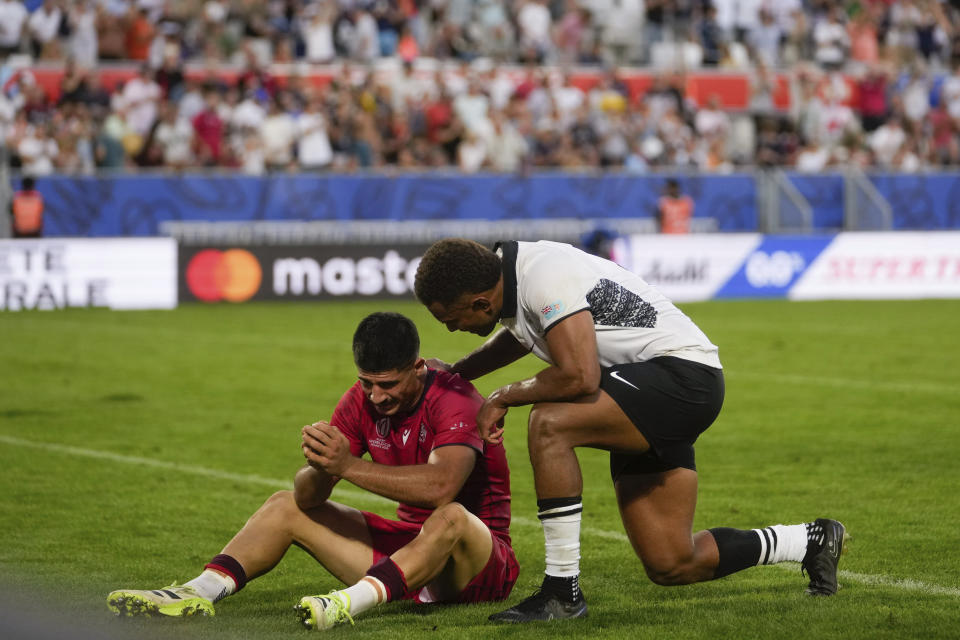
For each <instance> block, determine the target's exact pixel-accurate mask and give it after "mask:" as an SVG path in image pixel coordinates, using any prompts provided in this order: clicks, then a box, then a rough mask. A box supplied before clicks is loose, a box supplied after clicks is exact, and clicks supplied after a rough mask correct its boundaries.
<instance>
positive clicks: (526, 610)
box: [489, 576, 587, 623]
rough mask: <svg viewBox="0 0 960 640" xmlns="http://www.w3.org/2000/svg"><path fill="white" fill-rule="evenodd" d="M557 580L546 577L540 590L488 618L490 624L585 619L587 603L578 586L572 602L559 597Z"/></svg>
mask: <svg viewBox="0 0 960 640" xmlns="http://www.w3.org/2000/svg"><path fill="white" fill-rule="evenodd" d="M557 580H559V579H557V578H553V579H552V580H551V577H550V576H546V577H544V579H543V584H542V585H540V588H539V589H537V590H536V591H534V592H533V595H532V596H530V597H529V598H526V599H524V600H521V601H520V602H518V603H517V604H516V605H514V606H512V607H510V608H509V609H507V610H506V611H501V612H500V613H495V614H493V615H492V616H490V618H489V619H490V620H491V621H492V622H511V623H518V622H535V621H537V620H564V619H567V618H586V617H587V601H586V599H585V598H584V597H583V593H582V592H581V591H580V588H579V585H576V583H574V584H575V585H576V586H574V591H575V593H576V597H575V598H573V599H572V600H571V599H570V597H569V594H567V597H566V598H564V597H561V596H560V595H559V593H558V592H559V589H558V588H557V587H558V585H557V584H556V582H555V581H557Z"/></svg>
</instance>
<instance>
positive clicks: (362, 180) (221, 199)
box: [37, 173, 757, 236]
mask: <svg viewBox="0 0 960 640" xmlns="http://www.w3.org/2000/svg"><path fill="white" fill-rule="evenodd" d="M668 177H670V176H668V175H665V174H658V175H645V176H634V175H629V174H610V175H585V174H559V173H557V174H553V173H551V174H536V175H531V176H526V177H524V176H502V175H480V176H472V177H465V176H463V175H459V174H450V175H438V174H429V175H427V174H416V175H413V174H404V175H397V176H389V175H352V176H351V175H322V174H319V175H318V174H313V175H308V174H296V175H281V174H276V175H270V176H265V177H249V176H234V175H217V176H198V175H185V176H172V175H164V176H117V177H71V176H54V177H48V178H46V177H45V178H40V179H39V180H38V181H37V188H38V189H39V190H40V191H41V192H42V194H43V196H44V199H45V201H46V211H47V213H46V228H45V234H46V235H48V236H149V235H156V234H157V233H158V229H159V225H160V224H161V223H162V222H165V221H205V222H217V221H230V222H246V221H255V220H304V221H307V220H326V221H336V220H343V221H353V220H360V221H371V220H394V221H396V220H421V221H423V220H427V221H430V220H490V221H492V222H496V221H497V220H524V219H550V218H574V219H585V220H590V219H604V218H652V217H653V215H654V211H655V208H656V202H657V199H658V198H659V196H660V195H661V193H662V192H663V187H664V183H665V181H666V179H667V178H668ZM676 177H677V179H678V181H679V183H680V186H681V190H682V191H683V192H684V193H686V194H688V195H690V196H691V197H692V198H693V199H694V202H695V210H694V216H695V217H697V218H712V219H713V220H715V222H716V227H717V229H718V230H720V231H737V230H744V229H746V230H751V231H753V230H756V229H757V208H756V199H757V198H756V184H755V181H754V179H753V177H752V176H751V175H748V174H744V175H727V176H676Z"/></svg>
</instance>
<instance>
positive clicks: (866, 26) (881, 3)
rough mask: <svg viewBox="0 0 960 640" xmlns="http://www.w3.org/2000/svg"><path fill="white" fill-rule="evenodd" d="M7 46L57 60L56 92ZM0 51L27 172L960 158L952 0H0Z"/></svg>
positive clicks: (956, 2)
mask: <svg viewBox="0 0 960 640" xmlns="http://www.w3.org/2000/svg"><path fill="white" fill-rule="evenodd" d="M24 57H29V58H28V59H29V60H30V61H31V64H32V63H37V64H61V65H63V66H64V68H65V72H64V75H63V79H62V84H61V87H60V92H59V95H58V96H57V97H56V100H55V101H54V100H52V99H51V96H49V95H48V94H47V92H46V91H45V90H44V89H43V88H42V86H40V84H39V83H37V82H36V80H35V79H34V77H33V76H32V75H31V73H30V72H29V71H14V70H12V68H11V64H10V62H11V61H13V60H15V59H21V60H22V59H23V58H24ZM0 58H2V59H3V60H4V61H5V62H4V64H3V68H2V71H0V83H2V87H3V91H2V93H0V133H2V139H3V141H4V145H5V148H6V151H7V155H8V158H9V161H10V162H11V164H12V165H13V166H14V167H18V168H20V169H22V170H23V171H24V172H25V173H33V174H38V175H43V174H49V173H52V172H59V173H91V172H93V171H96V170H100V169H108V170H109V169H122V170H126V169H133V168H151V167H157V168H160V167H167V168H174V169H185V168H193V167H229V168H235V169H237V170H241V171H243V172H246V173H249V174H260V173H264V172H268V171H287V170H317V171H323V170H336V171H348V170H354V169H357V168H370V167H372V168H377V167H400V168H409V169H416V168H427V167H431V168H433V167H458V168H459V169H460V170H462V171H465V172H475V171H505V172H513V171H518V170H525V169H528V168H555V167H559V168H591V167H612V168H624V169H625V170H629V171H637V172H642V171H647V170H649V169H651V168H657V167H694V168H698V169H700V170H705V171H731V170H735V169H736V168H737V167H740V166H753V165H761V166H785V167H795V168H797V169H799V170H801V171H818V170H822V169H826V168H829V167H831V166H848V165H855V166H860V167H869V168H876V167H879V168H889V169H895V170H900V171H917V170H922V169H926V168H932V167H937V166H944V165H958V164H960V0H851V1H839V0H775V1H774V0H710V1H704V0H313V1H310V0H208V1H206V2H197V1H195V0H70V1H67V0H26V1H24V0H0ZM118 61H128V64H131V63H132V64H135V65H136V66H137V68H138V69H139V71H138V72H137V74H136V75H135V77H133V78H131V79H129V80H128V81H126V82H124V83H122V84H120V85H118V86H114V87H111V90H109V91H108V90H107V89H105V88H104V85H103V84H102V83H101V80H100V79H99V73H98V69H99V68H101V67H102V66H103V64H104V63H107V62H118ZM131 61H132V62H131ZM384 61H391V62H393V63H394V64H393V67H390V66H389V65H387V66H384V65H383V64H381V63H383V62H384ZM314 64H323V65H332V68H335V69H336V72H335V73H334V77H333V79H332V81H330V82H329V83H326V84H324V85H323V86H319V85H316V84H313V83H311V82H310V81H308V78H307V75H306V74H304V73H303V69H304V68H311V67H312V65H314ZM284 65H286V66H285V67H284V68H288V69H292V70H293V71H292V72H291V73H290V74H289V75H288V76H285V77H284V81H283V82H280V81H278V78H277V77H276V76H274V75H272V74H271V70H272V69H276V68H278V66H281V67H282V66H284ZM638 65H640V66H644V67H645V68H649V69H650V70H652V72H655V74H656V76H655V79H654V82H653V84H652V86H650V87H649V89H647V90H645V91H644V92H642V93H641V94H639V95H635V94H632V93H631V92H630V91H629V90H628V87H627V85H626V83H625V82H624V81H623V79H622V76H621V75H620V72H619V71H618V69H621V68H623V67H624V66H627V67H633V66H638ZM188 66H189V67H190V68H191V69H213V68H218V69H225V68H226V69H231V68H233V69H239V70H240V71H239V73H237V74H232V75H231V74H226V75H225V74H223V73H213V72H210V73H209V74H206V73H204V74H200V75H199V76H198V74H196V73H190V74H188V73H187V72H186V69H187V67H188ZM391 68H392V69H393V70H392V71H391V70H390V69H391ZM571 68H577V69H583V68H594V69H596V72H595V73H596V75H597V76H598V77H599V81H598V82H596V83H595V85H594V86H591V87H590V88H589V89H588V90H586V91H585V90H583V88H582V86H578V85H577V84H576V83H574V82H571V76H570V73H569V70H570V69H571ZM374 69H380V71H374ZM384 69H386V70H384ZM678 69H679V70H678ZM690 69H722V70H730V71H735V72H738V73H744V74H747V75H748V76H749V77H750V81H751V82H750V85H751V91H752V96H751V99H750V102H749V105H747V108H746V109H741V110H735V111H733V110H729V109H725V108H723V106H722V105H721V104H720V103H719V101H718V99H717V97H715V96H707V97H705V98H704V99H703V100H702V104H699V105H698V104H695V103H694V102H693V101H691V100H689V99H688V98H687V97H686V96H685V94H684V87H685V84H684V75H683V74H684V71H683V70H690ZM775 74H786V76H787V77H788V79H789V82H790V92H791V103H790V108H789V110H787V111H786V112H784V111H783V110H781V109H777V108H776V107H775V105H774V100H773V94H774V90H775V77H776V75H775ZM234 78H235V79H234ZM851 96H855V99H852V100H851Z"/></svg>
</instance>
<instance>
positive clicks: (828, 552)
mask: <svg viewBox="0 0 960 640" xmlns="http://www.w3.org/2000/svg"><path fill="white" fill-rule="evenodd" d="M817 527H820V528H821V529H822V530H823V538H822V540H820V542H819V544H817V543H816V542H814V541H813V540H811V541H810V542H809V543H808V544H807V555H806V556H804V558H803V562H802V563H801V565H800V570H801V571H805V572H806V573H807V575H809V576H810V584H809V586H807V591H806V592H807V594H808V595H811V596H832V595H833V594H835V593H836V592H837V588H838V587H839V586H840V585H838V584H837V565H838V564H839V563H840V554H841V553H843V551H844V542H845V541H846V539H847V530H846V528H845V527H844V526H843V524H841V523H840V522H838V521H837V520H830V519H828V518H817V519H816V520H814V522H813V528H814V529H815V528H817Z"/></svg>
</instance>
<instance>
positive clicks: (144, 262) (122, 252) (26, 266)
mask: <svg viewBox="0 0 960 640" xmlns="http://www.w3.org/2000/svg"><path fill="white" fill-rule="evenodd" d="M176 306H177V244H176V242H175V241H174V240H173V239H171V238H96V239H87V238H69V239H60V238H55V239H37V240H0V310H5V311H21V310H28V309H39V310H53V309H62V308H65V307H107V308H110V309H172V308H174V307H176Z"/></svg>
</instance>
